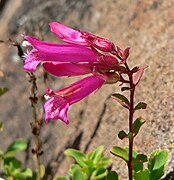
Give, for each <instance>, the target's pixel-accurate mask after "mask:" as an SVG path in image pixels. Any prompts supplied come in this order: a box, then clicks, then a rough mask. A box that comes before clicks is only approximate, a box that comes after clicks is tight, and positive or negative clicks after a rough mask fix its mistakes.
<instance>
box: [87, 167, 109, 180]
mask: <svg viewBox="0 0 174 180" xmlns="http://www.w3.org/2000/svg"><path fill="white" fill-rule="evenodd" d="M107 174H108V171H107V170H106V169H103V168H102V169H97V170H95V171H93V172H92V174H91V177H90V179H91V180H97V179H103V178H104V177H106V176H107Z"/></svg>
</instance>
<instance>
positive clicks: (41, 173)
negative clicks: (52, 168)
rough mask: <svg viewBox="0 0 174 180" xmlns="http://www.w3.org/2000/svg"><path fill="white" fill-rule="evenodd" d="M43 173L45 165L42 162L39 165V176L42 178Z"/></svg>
mask: <svg viewBox="0 0 174 180" xmlns="http://www.w3.org/2000/svg"><path fill="white" fill-rule="evenodd" d="M44 175H45V166H44V165H43V164H41V165H40V176H41V178H43V177H44Z"/></svg>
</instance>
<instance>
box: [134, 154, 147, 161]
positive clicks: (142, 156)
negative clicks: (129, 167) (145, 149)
mask: <svg viewBox="0 0 174 180" xmlns="http://www.w3.org/2000/svg"><path fill="white" fill-rule="evenodd" d="M136 160H140V161H141V162H147V156H146V155H145V154H138V155H137V157H136Z"/></svg>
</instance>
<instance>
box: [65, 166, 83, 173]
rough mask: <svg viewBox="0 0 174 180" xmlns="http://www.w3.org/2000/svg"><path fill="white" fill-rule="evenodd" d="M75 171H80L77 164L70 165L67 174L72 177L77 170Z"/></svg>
mask: <svg viewBox="0 0 174 180" xmlns="http://www.w3.org/2000/svg"><path fill="white" fill-rule="evenodd" d="M77 169H82V168H81V167H80V166H79V165H78V164H72V165H71V166H70V168H69V169H68V174H69V175H70V176H73V174H74V172H75V171H76V170H77Z"/></svg>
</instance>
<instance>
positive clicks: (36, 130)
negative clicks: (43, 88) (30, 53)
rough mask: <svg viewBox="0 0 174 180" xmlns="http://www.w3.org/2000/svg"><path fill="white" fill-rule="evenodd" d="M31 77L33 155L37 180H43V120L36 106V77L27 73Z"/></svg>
mask: <svg viewBox="0 0 174 180" xmlns="http://www.w3.org/2000/svg"><path fill="white" fill-rule="evenodd" d="M27 75H28V76H29V82H30V83H31V85H32V86H31V96H30V97H29V99H30V101H31V107H32V113H33V119H34V120H33V122H31V124H30V125H31V129H32V133H33V135H34V136H35V147H34V148H33V149H32V153H33V154H34V155H35V161H36V167H37V180H41V171H40V165H41V163H40V151H41V147H42V144H41V140H40V129H41V124H42V123H41V120H38V117H37V111H36V104H37V101H38V97H37V94H36V91H37V84H36V77H35V75H34V74H33V73H32V72H31V73H27Z"/></svg>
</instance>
